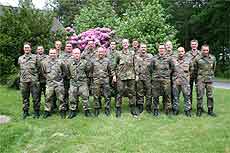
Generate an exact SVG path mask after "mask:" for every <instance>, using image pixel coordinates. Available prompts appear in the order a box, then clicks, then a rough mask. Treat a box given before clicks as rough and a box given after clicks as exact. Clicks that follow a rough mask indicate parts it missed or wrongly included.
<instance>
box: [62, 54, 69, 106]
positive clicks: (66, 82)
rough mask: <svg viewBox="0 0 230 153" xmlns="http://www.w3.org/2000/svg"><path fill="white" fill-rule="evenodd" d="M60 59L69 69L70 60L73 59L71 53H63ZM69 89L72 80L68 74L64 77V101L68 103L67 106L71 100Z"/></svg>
mask: <svg viewBox="0 0 230 153" xmlns="http://www.w3.org/2000/svg"><path fill="white" fill-rule="evenodd" d="M59 59H61V60H62V61H63V63H64V65H65V67H67V65H68V60H69V59H71V53H66V52H62V53H61V54H60V56H59ZM69 88H70V78H69V74H67V75H66V76H65V77H64V89H65V96H64V100H65V101H66V103H67V105H68V100H69Z"/></svg>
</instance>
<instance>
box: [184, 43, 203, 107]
mask: <svg viewBox="0 0 230 153" xmlns="http://www.w3.org/2000/svg"><path fill="white" fill-rule="evenodd" d="M190 45H191V48H192V50H190V51H189V52H187V53H186V56H187V58H188V59H189V60H190V61H191V62H192V64H194V60H195V58H196V57H198V56H200V51H199V50H198V49H197V48H198V41H197V40H191V42H190ZM195 76H196V74H195V72H194V70H193V71H192V72H191V73H190V81H189V83H190V101H191V104H192V96H193V95H192V92H193V84H194V83H195V86H197V80H196V79H195ZM196 89H197V88H196ZM196 91H197V90H196ZM196 93H197V92H196ZM191 109H192V107H191Z"/></svg>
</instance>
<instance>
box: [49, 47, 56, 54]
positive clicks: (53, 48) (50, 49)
mask: <svg viewBox="0 0 230 153" xmlns="http://www.w3.org/2000/svg"><path fill="white" fill-rule="evenodd" d="M51 50H55V52H56V53H57V50H56V49H55V48H50V50H49V52H50V51H51Z"/></svg>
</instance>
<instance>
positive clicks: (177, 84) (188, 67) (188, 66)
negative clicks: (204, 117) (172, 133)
mask: <svg viewBox="0 0 230 153" xmlns="http://www.w3.org/2000/svg"><path fill="white" fill-rule="evenodd" d="M191 71H192V63H191V62H190V61H189V60H187V59H186V57H185V49H184V48H183V47H179V48H178V58H177V60H175V71H174V73H173V77H172V79H173V114H174V115H178V114H179V99H180V92H181V91H182V93H183V96H184V111H185V115H186V116H188V117H191V102H190V97H189V96H190V85H189V77H190V72H191Z"/></svg>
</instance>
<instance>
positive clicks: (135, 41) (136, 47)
mask: <svg viewBox="0 0 230 153" xmlns="http://www.w3.org/2000/svg"><path fill="white" fill-rule="evenodd" d="M132 49H133V51H134V53H135V54H138V51H139V42H138V41H137V40H133V42H132Z"/></svg>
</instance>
